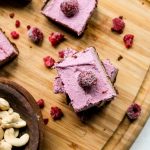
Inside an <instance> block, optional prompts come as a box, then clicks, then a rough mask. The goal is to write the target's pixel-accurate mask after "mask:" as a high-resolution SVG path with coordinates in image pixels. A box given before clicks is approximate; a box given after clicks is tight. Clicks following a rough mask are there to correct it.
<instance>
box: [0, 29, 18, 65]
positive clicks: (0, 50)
mask: <svg viewBox="0 0 150 150" xmlns="http://www.w3.org/2000/svg"><path fill="white" fill-rule="evenodd" d="M18 53H19V51H18V49H17V47H16V45H15V44H13V43H11V42H10V41H9V39H8V38H7V37H6V35H5V34H4V32H3V31H2V30H1V29H0V66H2V65H4V64H5V63H7V62H8V61H10V60H12V59H13V58H15V57H16V56H18Z"/></svg>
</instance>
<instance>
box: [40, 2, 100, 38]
mask: <svg viewBox="0 0 150 150" xmlns="http://www.w3.org/2000/svg"><path fill="white" fill-rule="evenodd" d="M49 1H50V0H45V1H44V5H43V7H42V9H41V11H42V10H44V8H45V7H46V5H47V4H48V2H49ZM95 2H96V5H95V7H94V9H93V11H92V12H91V13H90V15H89V17H88V19H87V22H86V24H85V26H84V27H83V28H82V31H80V33H78V32H77V31H76V30H74V29H72V28H70V27H69V26H68V25H66V24H63V23H62V22H59V21H56V20H55V19H53V18H51V17H47V16H46V15H45V14H43V13H42V14H43V15H44V16H46V17H47V18H48V19H50V20H52V21H54V22H56V23H57V24H60V25H62V26H64V27H65V28H67V29H69V30H71V31H73V32H74V33H76V34H77V35H78V36H81V35H82V34H83V33H84V30H85V29H86V28H87V25H88V22H89V20H90V18H91V16H92V15H93V13H94V10H95V8H96V7H97V4H98V0H95Z"/></svg>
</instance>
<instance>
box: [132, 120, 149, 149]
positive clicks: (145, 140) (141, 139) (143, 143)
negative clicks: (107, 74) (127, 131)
mask: <svg viewBox="0 0 150 150" xmlns="http://www.w3.org/2000/svg"><path fill="white" fill-rule="evenodd" d="M130 150H150V118H149V119H148V121H147V123H146V124H145V126H144V128H143V130H142V131H141V133H140V134H139V136H138V137H137V139H136V141H135V142H134V143H133V145H132V146H131V148H130Z"/></svg>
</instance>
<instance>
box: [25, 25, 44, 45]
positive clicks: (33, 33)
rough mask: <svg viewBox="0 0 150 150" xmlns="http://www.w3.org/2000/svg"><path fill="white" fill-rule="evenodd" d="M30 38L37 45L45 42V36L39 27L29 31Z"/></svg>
mask: <svg viewBox="0 0 150 150" xmlns="http://www.w3.org/2000/svg"><path fill="white" fill-rule="evenodd" d="M28 36H29V38H30V39H31V40H32V41H33V42H34V43H36V44H39V43H41V42H42V41H43V38H44V35H43V33H42V32H41V30H40V29H39V28H37V27H32V28H30V29H29V30H28Z"/></svg>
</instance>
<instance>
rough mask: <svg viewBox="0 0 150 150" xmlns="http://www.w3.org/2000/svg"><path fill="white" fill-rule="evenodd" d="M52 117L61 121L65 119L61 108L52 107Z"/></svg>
mask: <svg viewBox="0 0 150 150" xmlns="http://www.w3.org/2000/svg"><path fill="white" fill-rule="evenodd" d="M50 115H51V116H52V118H53V120H60V119H61V118H62V117H63V112H62V110H61V109H60V108H59V107H51V111H50Z"/></svg>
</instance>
